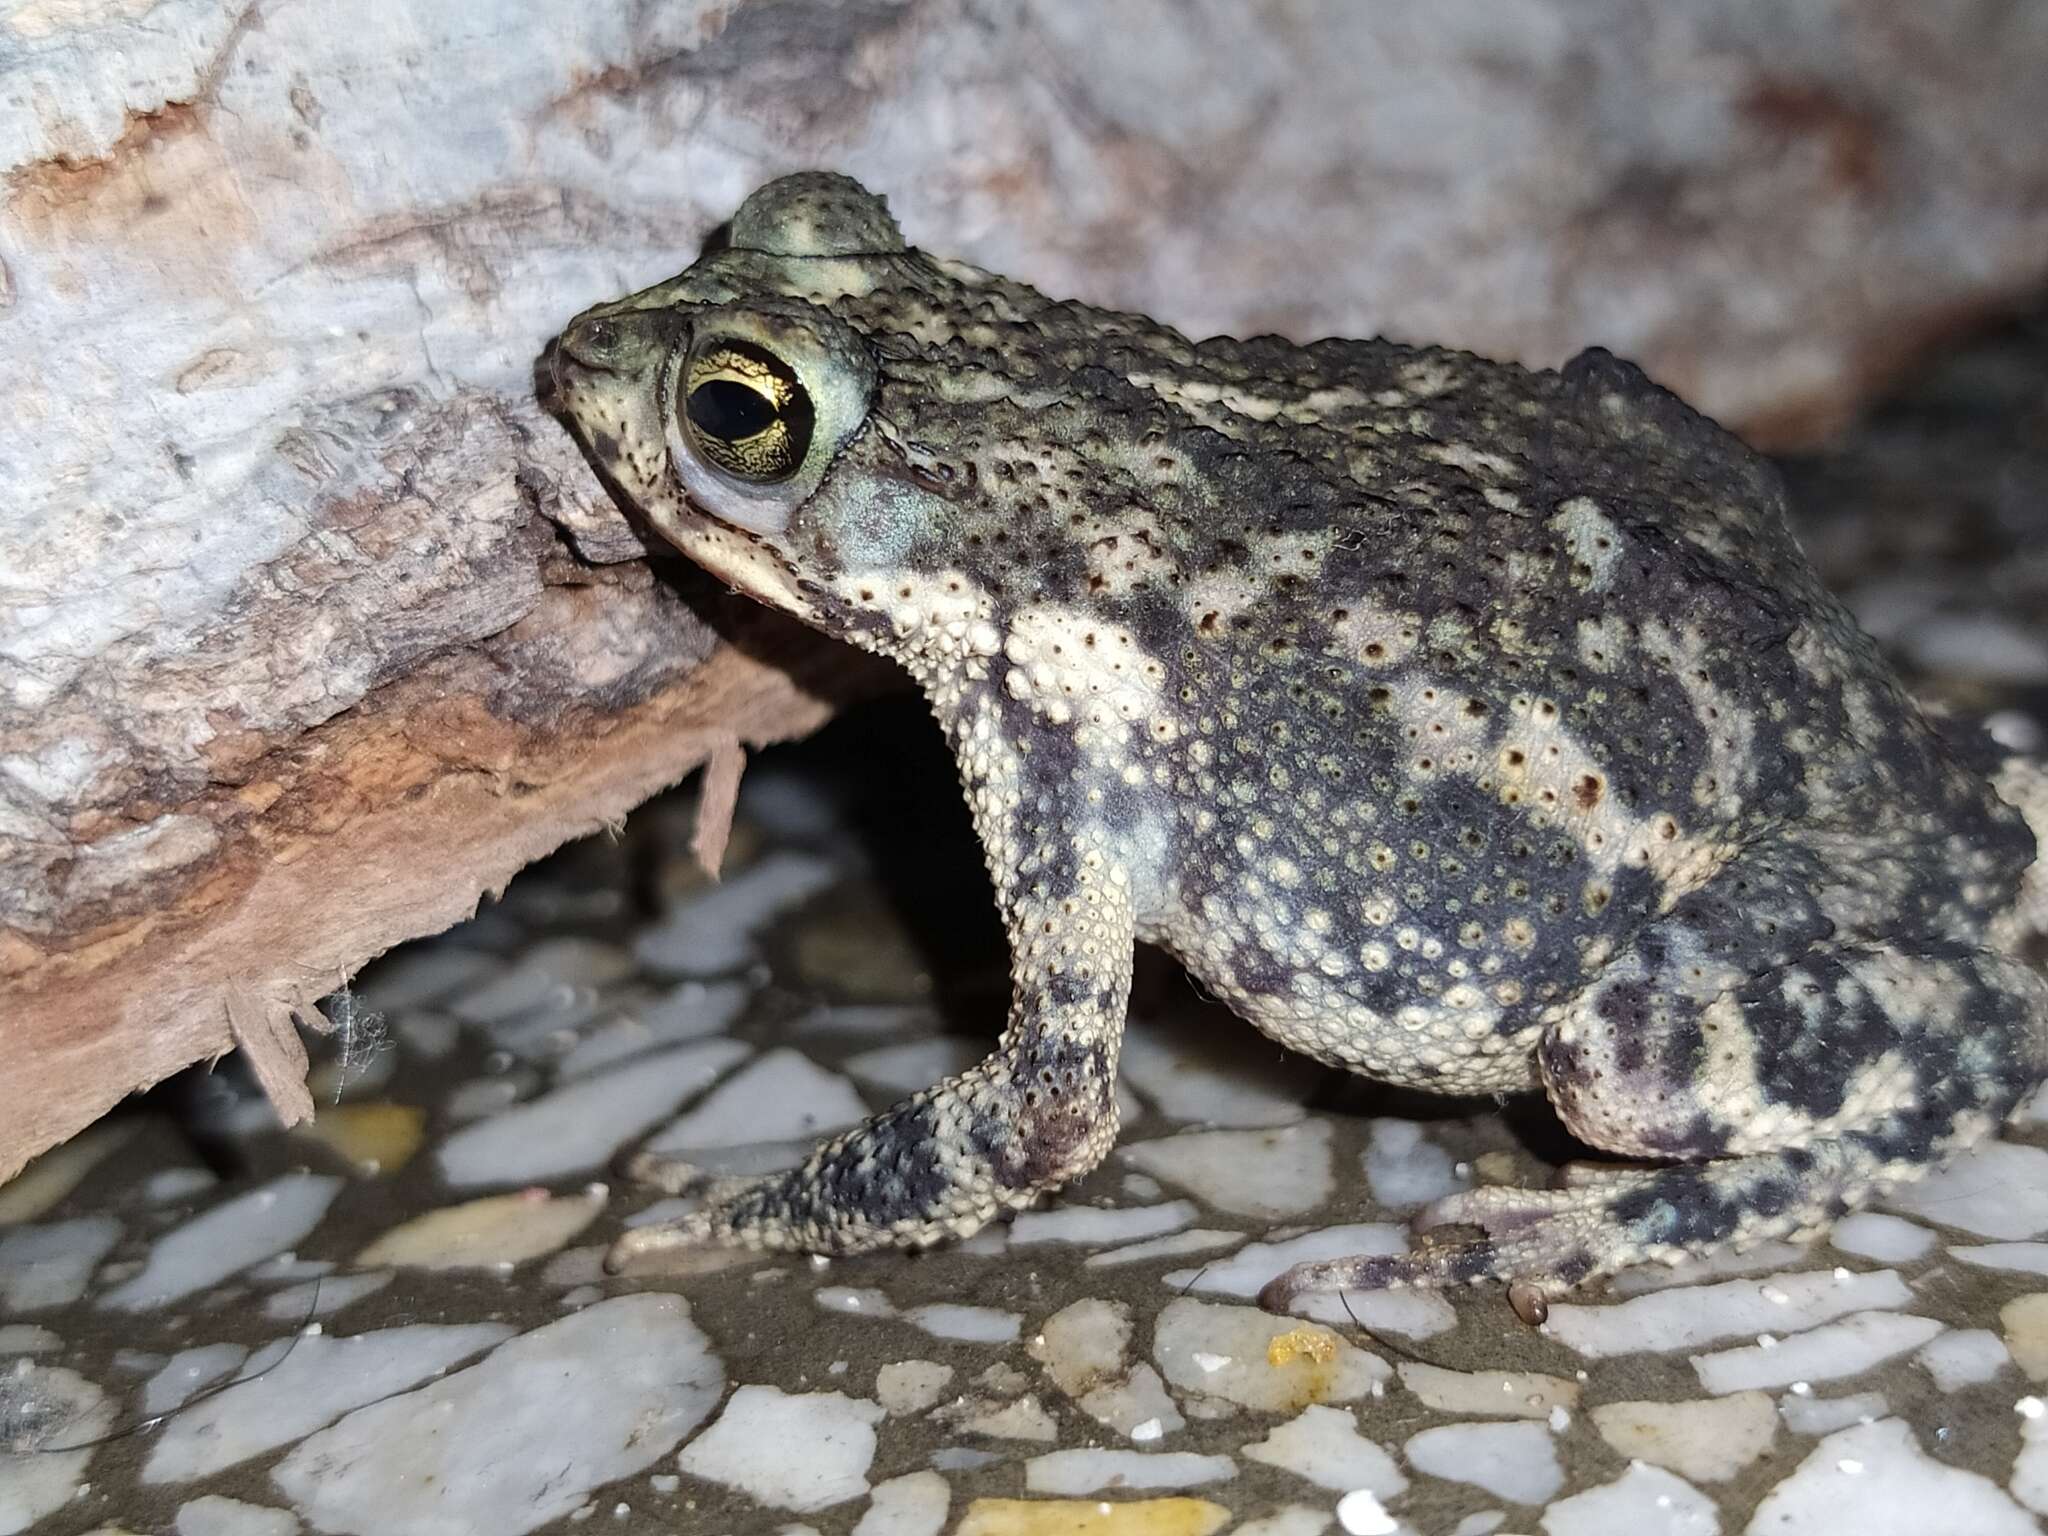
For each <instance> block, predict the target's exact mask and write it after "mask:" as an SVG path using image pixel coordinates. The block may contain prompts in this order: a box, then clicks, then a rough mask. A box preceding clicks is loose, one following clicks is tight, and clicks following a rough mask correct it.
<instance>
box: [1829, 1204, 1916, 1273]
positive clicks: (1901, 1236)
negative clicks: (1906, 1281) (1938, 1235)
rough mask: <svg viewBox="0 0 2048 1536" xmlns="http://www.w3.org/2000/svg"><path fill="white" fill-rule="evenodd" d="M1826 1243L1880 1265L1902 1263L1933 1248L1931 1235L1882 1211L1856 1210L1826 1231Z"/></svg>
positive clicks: (1840, 1250)
mask: <svg viewBox="0 0 2048 1536" xmlns="http://www.w3.org/2000/svg"><path fill="white" fill-rule="evenodd" d="M1828 1243H1829V1245H1830V1246H1831V1247H1833V1248H1835V1249H1836V1250H1838V1251H1839V1252H1842V1253H1849V1254H1854V1255H1856V1256H1857V1257H1858V1258H1864V1259H1875V1260H1877V1262H1878V1263H1880V1264H1904V1263H1907V1262H1909V1261H1910V1260H1913V1259H1917V1258H1919V1257H1920V1256H1921V1255H1922V1254H1924V1253H1926V1252H1927V1250H1928V1249H1930V1248H1932V1247H1933V1246H1934V1234H1933V1233H1932V1232H1930V1231H1928V1230H1927V1229H1926V1228H1925V1227H1923V1226H1919V1225H1917V1224H1915V1223H1913V1222H1910V1221H1907V1220H1905V1219H1903V1218H1902V1217H1898V1216H1887V1215H1885V1214H1884V1213H1883V1212H1882V1211H1855V1212H1852V1213H1851V1214H1849V1215H1847V1216H1844V1217H1843V1218H1842V1219H1841V1220H1840V1221H1838V1222H1836V1223H1835V1224H1834V1226H1833V1227H1831V1228H1830V1229H1829V1231H1828Z"/></svg>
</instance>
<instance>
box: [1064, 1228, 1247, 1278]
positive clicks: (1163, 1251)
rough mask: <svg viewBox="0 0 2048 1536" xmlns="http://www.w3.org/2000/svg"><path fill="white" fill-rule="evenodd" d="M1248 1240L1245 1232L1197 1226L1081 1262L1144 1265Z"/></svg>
mask: <svg viewBox="0 0 2048 1536" xmlns="http://www.w3.org/2000/svg"><path fill="white" fill-rule="evenodd" d="M1243 1241H1244V1234H1243V1233H1242V1232H1225V1231H1223V1230H1222V1229H1221V1228H1217V1227H1195V1228H1193V1229H1192V1230H1190V1231H1187V1232H1176V1233H1174V1234H1173V1235H1172V1236H1170V1237H1155V1238H1152V1239H1151V1240H1150V1241H1148V1242H1143V1243H1132V1244H1131V1245H1130V1246H1129V1247H1126V1248H1112V1249H1110V1250H1109V1251H1108V1252H1106V1253H1091V1254H1089V1255H1088V1257H1087V1258H1085V1259H1083V1260H1082V1261H1081V1262H1082V1263H1083V1264H1085V1265H1087V1266H1088V1267H1089V1268H1090V1269H1108V1268H1112V1267H1113V1266H1115V1265H1119V1264H1142V1263H1144V1262H1146V1261H1147V1260H1153V1259H1177V1258H1180V1257H1181V1256H1182V1255H1184V1254H1191V1253H1213V1252H1215V1251H1216V1250H1217V1249H1219V1248H1231V1247H1235V1246H1236V1245H1237V1244H1239V1243H1241V1242H1243Z"/></svg>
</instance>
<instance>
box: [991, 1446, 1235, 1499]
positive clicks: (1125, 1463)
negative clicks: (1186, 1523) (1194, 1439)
mask: <svg viewBox="0 0 2048 1536" xmlns="http://www.w3.org/2000/svg"><path fill="white" fill-rule="evenodd" d="M1235 1476H1237V1464H1236V1463H1235V1462H1233V1461H1232V1460H1231V1459H1230V1458H1229V1457H1228V1456H1201V1455H1197V1454H1196V1453H1195V1452H1193V1451H1105V1450H1093V1449H1075V1450H1070V1451H1053V1452H1051V1453H1049V1454H1047V1455H1044V1456H1034V1457H1032V1458H1031V1459H1030V1460H1029V1461H1027V1462H1025V1463H1024V1487H1025V1489H1026V1490H1027V1491H1028V1492H1031V1493H1048V1494H1056V1495H1060V1496H1062V1497H1066V1498H1072V1497H1075V1496H1076V1495H1079V1494H1084V1493H1097V1492H1100V1491H1102V1490H1104V1489H1111V1488H1118V1489H1121V1488H1192V1487H1195V1486H1197V1485H1199V1484H1202V1483H1220V1482H1224V1481H1227V1480H1228V1479H1230V1478H1233V1477H1235Z"/></svg>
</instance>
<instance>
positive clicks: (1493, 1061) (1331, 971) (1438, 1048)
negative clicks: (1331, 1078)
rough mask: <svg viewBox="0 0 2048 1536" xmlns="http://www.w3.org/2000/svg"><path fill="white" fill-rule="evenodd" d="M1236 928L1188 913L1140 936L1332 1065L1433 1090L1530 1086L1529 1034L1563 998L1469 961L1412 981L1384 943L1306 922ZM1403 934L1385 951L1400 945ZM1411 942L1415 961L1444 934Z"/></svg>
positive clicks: (1533, 1079) (1288, 1041) (1284, 1039)
mask: <svg viewBox="0 0 2048 1536" xmlns="http://www.w3.org/2000/svg"><path fill="white" fill-rule="evenodd" d="M1189 916H1192V915H1189ZM1233 927H1234V925H1229V924H1225V925H1212V924H1208V923H1204V922H1202V921H1200V920H1199V918H1195V919H1194V920H1189V917H1188V916H1184V917H1183V918H1182V919H1181V920H1179V921H1173V922H1168V923H1165V924H1161V925H1157V926H1151V925H1148V926H1147V928H1146V930H1144V931H1142V932H1141V937H1143V938H1145V939H1147V940H1148V941H1149V942H1152V943H1156V944H1158V945H1159V946H1160V947H1161V948H1163V949H1165V950H1167V951H1168V952H1169V953H1170V954H1172V955H1173V956H1174V957H1175V958H1176V959H1178V960H1179V961H1180V962H1181V963H1182V964H1183V965H1185V966H1186V967H1187V968H1188V970H1189V971H1190V972H1191V973H1192V974H1193V975H1194V976H1195V977H1196V979H1197V980H1199V981H1200V982H1201V983H1202V985H1203V986H1204V987H1206V988H1207V989H1208V990H1209V991H1210V992H1212V993H1214V994H1215V995H1216V996H1217V997H1218V998H1220V999H1221V1000H1222V1001H1223V1002H1225V1003H1227V1004H1228V1005H1229V1006H1230V1008H1231V1010H1232V1011H1233V1012H1235V1013H1236V1014H1238V1016H1239V1017H1241V1018H1243V1019H1245V1020H1247V1021H1248V1022H1250V1023H1251V1024H1253V1025H1254V1026H1256V1027H1257V1028H1258V1030H1259V1031H1260V1032H1261V1033H1262V1034H1265V1035H1267V1036H1270V1037H1271V1038H1272V1039H1275V1040H1277V1041H1279V1042H1280V1043H1281V1044H1282V1045H1285V1046H1287V1047H1288V1048H1289V1049H1291V1050H1296V1051H1300V1052H1302V1053H1303V1054H1304V1055H1307V1056H1313V1057H1315V1058H1316V1059H1317V1060H1318V1061H1323V1062H1327V1063H1329V1064H1330V1065H1331V1066H1337V1067H1343V1068H1344V1069H1346V1070H1347V1071H1352V1072H1359V1073H1363V1074H1365V1075H1366V1076H1369V1077H1373V1078H1377V1079H1379V1080H1380V1081H1382V1082H1388V1083H1396V1084H1399V1085H1401V1086H1403V1087H1411V1088H1421V1089H1426V1090H1428V1091H1430V1092H1433V1093H1452V1094H1459V1093H1514V1092H1520V1091H1522V1090H1524V1089H1529V1088H1534V1087H1536V1086H1537V1075H1536V1056H1535V1049H1536V1041H1537V1038H1538V1036H1539V1035H1540V1034H1541V1033H1542V1030H1543V1025H1544V1021H1545V1019H1546V1017H1547V1016H1549V1015H1550V1014H1551V1013H1552V1012H1553V1011H1555V1010H1556V1009H1557V1008H1559V1007H1561V1005H1562V999H1559V1000H1557V1001H1553V1002H1549V1003H1541V1002H1538V1001H1536V1000H1535V999H1534V998H1532V996H1531V995H1530V989H1529V988H1528V986H1527V985H1526V984H1525V983H1523V982H1520V981H1516V980H1511V979H1507V978H1503V977H1498V976H1496V977H1493V978H1488V977H1485V976H1482V975H1480V974H1478V971H1477V967H1476V966H1474V965H1472V964H1470V963H1469V962H1464V963H1460V962H1457V961H1452V962H1451V964H1450V965H1449V966H1448V967H1446V970H1447V971H1448V972H1449V973H1450V974H1449V975H1448V978H1447V980H1446V982H1445V984H1442V985H1440V986H1432V985H1429V984H1427V983H1424V984H1418V983H1417V981H1416V979H1415V977H1414V976H1413V975H1412V974H1410V975H1403V974H1401V973H1399V972H1397V971H1396V970H1395V969H1394V962H1393V959H1392V954H1391V953H1390V954H1388V955H1386V956H1382V955H1381V954H1380V953H1379V950H1378V948H1377V947H1375V946H1376V945H1377V944H1378V943H1379V941H1377V940H1374V939H1366V940H1362V941H1359V940H1357V936H1356V935H1353V936H1352V939H1353V940H1354V942H1350V943H1348V944H1346V943H1345V941H1344V940H1343V939H1342V938H1341V937H1340V936H1339V935H1338V934H1336V933H1335V932H1331V933H1327V934H1318V933H1316V932H1315V931H1314V930H1313V929H1311V928H1309V927H1308V926H1307V925H1306V924H1296V925H1294V927H1293V930H1292V931H1291V932H1289V933H1280V932H1277V931H1260V932H1259V933H1258V934H1257V935H1256V937H1257V942H1255V943H1246V942H1244V941H1243V937H1242V936H1241V935H1239V934H1237V933H1235V932H1234V931H1233ZM1398 942H1399V941H1398V940H1397V939H1396V940H1389V941H1387V947H1388V948H1389V949H1390V950H1391V951H1393V952H1399V950H1398ZM1415 947H1416V951H1417V954H1418V958H1420V956H1421V954H1422V953H1425V952H1430V951H1437V950H1439V949H1440V941H1438V940H1435V939H1433V938H1428V939H1424V938H1420V937H1418V938H1417V939H1416V941H1415ZM1437 958H1441V956H1440V955H1439V956H1438V957H1437ZM1382 962H1384V963H1382ZM1459 972H1463V973H1464V974H1458V973H1459ZM1545 990H1546V991H1549V990H1551V989H1549V988H1546V989H1545ZM1566 995H1569V994H1566Z"/></svg>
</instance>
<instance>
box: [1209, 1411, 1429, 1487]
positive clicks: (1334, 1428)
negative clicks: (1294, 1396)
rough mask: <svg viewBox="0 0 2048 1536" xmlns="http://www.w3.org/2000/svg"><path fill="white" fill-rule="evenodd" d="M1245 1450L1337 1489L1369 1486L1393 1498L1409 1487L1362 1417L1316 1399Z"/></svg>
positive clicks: (1277, 1465)
mask: <svg viewBox="0 0 2048 1536" xmlns="http://www.w3.org/2000/svg"><path fill="white" fill-rule="evenodd" d="M1244 1454H1245V1455H1247V1456H1249V1457H1250V1458H1251V1459H1252V1460H1253V1461H1263V1462H1265V1463H1266V1464H1267V1465H1268V1466H1274V1467H1280V1468H1283V1469H1284V1470H1286V1471H1289V1472H1292V1473H1294V1474H1295V1475H1296V1476H1297V1477H1303V1478H1306V1479H1307V1480H1308V1481H1309V1482H1312V1483H1314V1484H1315V1485H1316V1486H1317V1487H1318V1488H1327V1489H1329V1490H1330V1491H1331V1492H1333V1493H1343V1492H1345V1491H1346V1490H1349V1489H1355V1488H1367V1489H1370V1490H1371V1491H1372V1492H1373V1493H1374V1494H1376V1495H1377V1496H1379V1497H1380V1498H1382V1499H1391V1498H1393V1497H1394V1496H1395V1495H1396V1494H1398V1493H1400V1492H1401V1491H1402V1490H1403V1489H1405V1488H1406V1487H1407V1486H1408V1479H1407V1478H1406V1477H1405V1476H1403V1475H1402V1472H1401V1469H1400V1467H1398V1466H1397V1465H1395V1462H1394V1458H1393V1457H1391V1456H1389V1455H1388V1454H1387V1453H1386V1452H1385V1451H1384V1450H1382V1449H1381V1448H1380V1447H1379V1446H1377V1445H1375V1444H1374V1443H1373V1442H1372V1441H1370V1440H1368V1439H1366V1437H1365V1436H1363V1435H1361V1434H1360V1433H1359V1432H1358V1420H1357V1419H1356V1418H1355V1417H1354V1416H1353V1415H1352V1413H1351V1412H1350V1411H1349V1410H1347V1409H1343V1408H1329V1407H1324V1406H1323V1405H1321V1404H1314V1403H1312V1404H1310V1405H1309V1406H1308V1407H1306V1408H1304V1409H1302V1410H1301V1412H1300V1413H1299V1414H1298V1415H1297V1416H1296V1417H1294V1418H1292V1419H1289V1420H1288V1421H1287V1422H1286V1423H1285V1424H1282V1425H1281V1426H1280V1427H1279V1428H1278V1429H1275V1430H1274V1431H1273V1432H1272V1433H1271V1434H1269V1435H1267V1436H1266V1438H1265V1439H1263V1440H1261V1441H1259V1442H1258V1443H1257V1444H1254V1445H1247V1446H1246V1447H1245V1448H1244Z"/></svg>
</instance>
